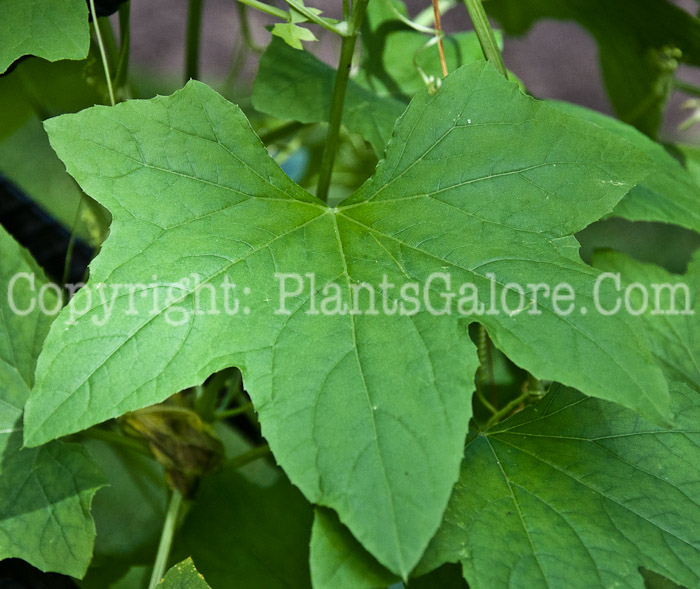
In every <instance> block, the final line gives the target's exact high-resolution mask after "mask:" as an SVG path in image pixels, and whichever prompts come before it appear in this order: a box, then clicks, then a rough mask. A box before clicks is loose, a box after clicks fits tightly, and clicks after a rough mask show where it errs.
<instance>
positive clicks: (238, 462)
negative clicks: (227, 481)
mask: <svg viewBox="0 0 700 589" xmlns="http://www.w3.org/2000/svg"><path fill="white" fill-rule="evenodd" d="M269 454H272V452H271V451H270V446H268V445H267V444H265V445H264V446H258V447H257V448H253V449H252V450H249V451H248V452H246V453H244V454H241V455H240V456H236V457H235V458H232V459H231V460H230V461H229V462H228V466H231V467H232V468H241V467H243V466H245V465H246V464H250V463H251V462H254V461H255V460H258V458H262V457H263V456H268V455H269Z"/></svg>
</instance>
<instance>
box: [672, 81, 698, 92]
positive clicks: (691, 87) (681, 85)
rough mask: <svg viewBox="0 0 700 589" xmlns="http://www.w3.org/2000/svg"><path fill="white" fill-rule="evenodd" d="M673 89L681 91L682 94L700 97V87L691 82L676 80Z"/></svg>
mask: <svg viewBox="0 0 700 589" xmlns="http://www.w3.org/2000/svg"><path fill="white" fill-rule="evenodd" d="M673 87H674V88H675V89H676V90H680V91H681V92H685V93H686V94H690V95H691V96H700V86H696V85H695V84H691V83H690V82H686V81H685V80H681V79H679V78H674V79H673Z"/></svg>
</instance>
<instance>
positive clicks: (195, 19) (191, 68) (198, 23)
mask: <svg viewBox="0 0 700 589" xmlns="http://www.w3.org/2000/svg"><path fill="white" fill-rule="evenodd" d="M202 2H203V0H190V1H189V8H188V11H187V41H186V43H187V45H186V49H185V82H187V80H190V79H193V80H196V79H197V78H198V77H199V37H200V32H201V29H202Z"/></svg>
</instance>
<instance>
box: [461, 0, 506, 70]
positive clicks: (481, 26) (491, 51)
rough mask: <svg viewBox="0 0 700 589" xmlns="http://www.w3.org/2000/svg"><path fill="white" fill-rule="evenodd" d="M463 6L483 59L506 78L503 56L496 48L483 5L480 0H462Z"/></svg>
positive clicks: (494, 37)
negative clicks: (474, 32)
mask: <svg viewBox="0 0 700 589" xmlns="http://www.w3.org/2000/svg"><path fill="white" fill-rule="evenodd" d="M464 4H465V5H466V7H467V12H468V13H469V17H470V18H471V19H472V23H473V25H474V30H475V31H476V36H477V37H478V38H479V43H480V44H481V50H482V51H483V52H484V57H485V58H486V60H487V61H490V62H491V63H492V64H493V65H494V66H495V68H496V69H497V70H498V71H499V72H500V73H501V74H502V75H503V76H505V77H506V78H508V72H507V71H506V66H505V64H504V63H503V56H502V55H501V50H500V49H499V48H498V42H497V41H496V35H494V33H493V29H492V28H491V23H490V22H489V19H488V17H487V16H486V11H485V10H484V5H483V4H482V3H481V0H464Z"/></svg>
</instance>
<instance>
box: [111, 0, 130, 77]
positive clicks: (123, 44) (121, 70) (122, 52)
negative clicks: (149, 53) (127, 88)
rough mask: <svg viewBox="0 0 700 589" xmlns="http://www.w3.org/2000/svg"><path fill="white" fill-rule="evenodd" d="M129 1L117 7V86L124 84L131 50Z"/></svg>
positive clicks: (115, 75)
mask: <svg viewBox="0 0 700 589" xmlns="http://www.w3.org/2000/svg"><path fill="white" fill-rule="evenodd" d="M130 19H131V2H125V3H124V4H122V5H121V6H120V7H119V61H118V63H117V73H116V74H114V83H115V85H116V86H117V88H121V87H123V86H124V85H126V81H127V78H128V75H129V54H130V52H131V24H130Z"/></svg>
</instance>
